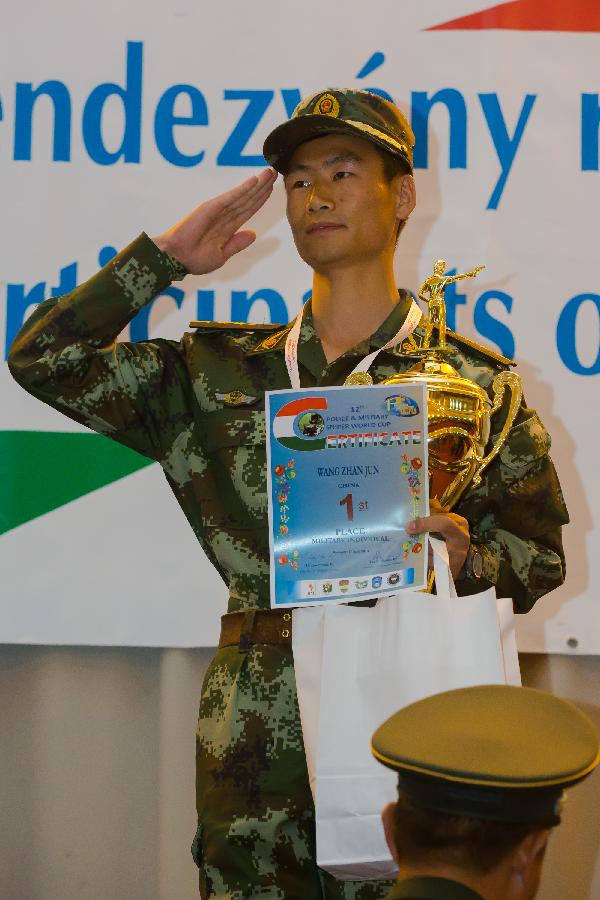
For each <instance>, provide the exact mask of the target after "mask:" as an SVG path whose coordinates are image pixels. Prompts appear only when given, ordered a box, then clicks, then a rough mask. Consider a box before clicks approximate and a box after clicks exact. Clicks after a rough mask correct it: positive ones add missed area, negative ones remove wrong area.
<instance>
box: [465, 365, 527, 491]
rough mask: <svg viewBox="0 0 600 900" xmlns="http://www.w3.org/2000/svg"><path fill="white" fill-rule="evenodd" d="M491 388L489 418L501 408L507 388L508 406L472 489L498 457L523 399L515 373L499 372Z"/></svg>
mask: <svg viewBox="0 0 600 900" xmlns="http://www.w3.org/2000/svg"><path fill="white" fill-rule="evenodd" d="M492 387H493V388H494V404H493V406H492V408H491V410H490V418H491V417H492V416H493V415H494V414H495V413H497V412H498V410H499V409H500V407H501V406H502V401H503V400H504V394H505V393H506V389H507V388H508V389H509V390H510V392H511V397H510V404H509V407H508V415H507V417H506V421H505V423H504V425H503V426H502V431H501V432H500V434H499V435H498V439H497V440H496V443H495V444H494V446H493V447H492V449H491V450H490V452H489V453H488V455H487V456H484V457H483V459H482V460H480V462H479V465H478V467H477V469H476V470H475V474H474V476H473V482H472V483H473V486H474V487H477V485H479V484H481V475H482V473H483V472H484V470H485V469H487V467H488V466H489V464H490V463H491V462H492V460H494V459H495V458H496V457H497V456H498V454H499V453H500V451H501V450H502V447H503V446H504V444H505V443H506V439H507V437H508V433H509V431H510V429H511V428H512V425H513V422H514V421H515V419H516V417H517V413H518V412H519V408H520V406H521V401H522V399H523V383H522V382H521V378H520V377H519V375H517V373H516V372H507V371H504V372H499V373H498V375H496V377H495V378H494V381H493V382H492Z"/></svg>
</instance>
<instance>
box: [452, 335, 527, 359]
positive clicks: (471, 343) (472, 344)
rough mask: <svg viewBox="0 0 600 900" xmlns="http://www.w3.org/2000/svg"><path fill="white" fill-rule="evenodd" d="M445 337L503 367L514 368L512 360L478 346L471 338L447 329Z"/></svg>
mask: <svg viewBox="0 0 600 900" xmlns="http://www.w3.org/2000/svg"><path fill="white" fill-rule="evenodd" d="M446 334H447V336H448V337H449V338H450V339H451V340H453V341H456V343H457V344H464V345H465V346H466V347H470V348H471V349H472V350H477V352H478V353H481V355H482V356H487V357H488V358H489V359H493V360H494V362H498V363H502V365H503V366H516V365H517V364H516V362H515V361H514V359H509V358H508V356H502V354H501V353H496V351H495V350H490V348H489V347H486V346H485V345H484V344H478V343H477V341H472V340H471V338H467V337H463V335H462V334H457V333H456V332H455V331H450V329H449V328H448V329H447V331H446Z"/></svg>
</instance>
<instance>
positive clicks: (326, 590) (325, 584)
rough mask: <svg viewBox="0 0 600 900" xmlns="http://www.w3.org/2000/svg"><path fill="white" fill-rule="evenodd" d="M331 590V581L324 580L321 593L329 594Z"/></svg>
mask: <svg viewBox="0 0 600 900" xmlns="http://www.w3.org/2000/svg"><path fill="white" fill-rule="evenodd" d="M332 591H333V584H332V583H331V581H324V582H323V593H324V594H331V592H332Z"/></svg>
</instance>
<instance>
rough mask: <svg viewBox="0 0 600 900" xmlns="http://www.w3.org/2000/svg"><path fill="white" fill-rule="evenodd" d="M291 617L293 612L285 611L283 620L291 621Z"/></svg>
mask: <svg viewBox="0 0 600 900" xmlns="http://www.w3.org/2000/svg"><path fill="white" fill-rule="evenodd" d="M291 618H292V614H291V613H284V614H283V621H284V622H289V621H290V619H291Z"/></svg>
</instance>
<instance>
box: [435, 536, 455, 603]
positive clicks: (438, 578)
mask: <svg viewBox="0 0 600 900" xmlns="http://www.w3.org/2000/svg"><path fill="white" fill-rule="evenodd" d="M429 543H430V544H431V549H432V550H433V571H434V573H435V584H436V590H437V593H438V594H440V595H442V594H443V595H444V596H447V597H457V596H458V594H457V593H456V586H455V584H454V578H453V577H452V572H451V571H450V557H449V556H448V548H447V547H446V541H444V540H442V539H441V538H435V537H432V535H431V534H430V535H429Z"/></svg>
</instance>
